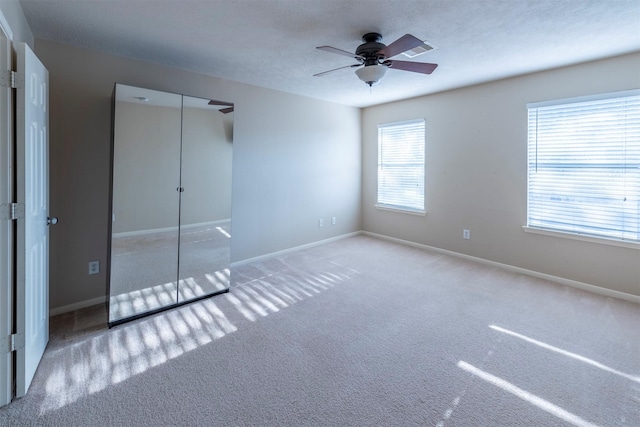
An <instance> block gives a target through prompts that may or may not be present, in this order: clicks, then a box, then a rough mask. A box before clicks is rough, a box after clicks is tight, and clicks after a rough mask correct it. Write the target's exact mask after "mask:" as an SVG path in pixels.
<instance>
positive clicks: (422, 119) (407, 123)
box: [378, 118, 426, 129]
mask: <svg viewBox="0 0 640 427" xmlns="http://www.w3.org/2000/svg"><path fill="white" fill-rule="evenodd" d="M416 123H424V124H425V125H426V120H425V119H424V118H419V119H412V120H403V121H401V122H393V123H380V124H378V129H381V128H388V127H394V126H402V125H413V124H416Z"/></svg>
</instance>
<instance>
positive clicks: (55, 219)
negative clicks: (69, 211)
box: [47, 216, 58, 225]
mask: <svg viewBox="0 0 640 427" xmlns="http://www.w3.org/2000/svg"><path fill="white" fill-rule="evenodd" d="M57 223H58V217H57V216H54V217H53V218H49V217H47V225H56V224H57Z"/></svg>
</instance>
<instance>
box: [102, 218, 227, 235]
mask: <svg viewBox="0 0 640 427" xmlns="http://www.w3.org/2000/svg"><path fill="white" fill-rule="evenodd" d="M229 222H231V218H228V219H219V220H217V221H209V222H198V223H196V224H185V225H180V228H183V229H189V228H196V227H205V226H207V225H211V226H213V225H220V224H226V223H229ZM169 231H178V226H175V227H165V228H150V229H148V230H135V231H123V232H120V233H113V234H112V236H113V237H131V236H144V235H145V234H153V233H167V232H169Z"/></svg>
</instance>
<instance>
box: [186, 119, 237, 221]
mask: <svg viewBox="0 0 640 427" xmlns="http://www.w3.org/2000/svg"><path fill="white" fill-rule="evenodd" d="M227 120H233V114H232V113H229V114H222V113H220V112H219V111H216V110H206V109H203V108H185V109H184V112H183V114H182V186H183V187H184V188H185V192H184V193H182V197H181V200H180V204H181V206H180V223H181V224H186V225H188V224H199V223H205V222H211V221H221V220H228V219H230V218H231V202H232V200H233V199H232V194H231V189H232V185H231V179H232V165H233V143H232V142H231V140H230V139H229V138H228V136H229V135H228V133H227V132H226V131H225V124H226V123H225V122H226V121H227Z"/></svg>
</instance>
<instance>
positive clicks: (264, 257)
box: [231, 231, 363, 268]
mask: <svg viewBox="0 0 640 427" xmlns="http://www.w3.org/2000/svg"><path fill="white" fill-rule="evenodd" d="M362 233H363V232H362V231H354V232H353V233H347V234H341V235H340V236H336V237H330V238H328V239H324V240H319V241H317V242H312V243H307V244H304V245H300V246H294V247H292V248H289V249H283V250H281V251H277V252H271V253H268V254H264V255H259V256H257V257H253V258H247V259H243V260H240V261H236V262H232V263H231V268H234V267H240V266H241V265H245V264H249V263H252V262H258V261H265V260H267V259H271V258H274V257H277V256H281V255H286V254H289V253H292V252H296V251H299V250H301V249H308V248H313V247H315V246H320V245H324V244H325V243H331V242H335V241H336V240H341V239H346V238H347V237H353V236H358V235H360V234H362Z"/></svg>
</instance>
